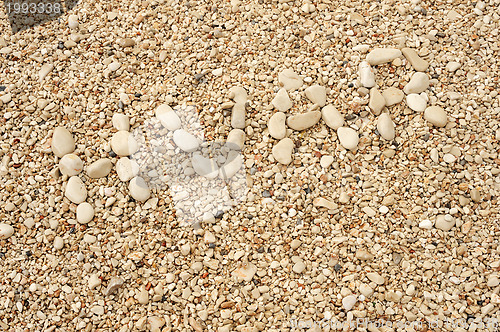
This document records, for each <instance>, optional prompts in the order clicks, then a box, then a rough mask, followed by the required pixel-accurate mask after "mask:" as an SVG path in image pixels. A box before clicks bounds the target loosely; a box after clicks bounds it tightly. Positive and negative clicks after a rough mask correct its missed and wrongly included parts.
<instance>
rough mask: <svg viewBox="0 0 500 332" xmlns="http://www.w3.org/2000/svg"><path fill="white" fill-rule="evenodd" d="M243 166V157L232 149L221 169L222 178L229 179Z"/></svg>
mask: <svg viewBox="0 0 500 332" xmlns="http://www.w3.org/2000/svg"><path fill="white" fill-rule="evenodd" d="M242 166H243V157H242V155H241V154H240V153H239V152H237V151H230V152H229V153H228V155H227V159H226V162H225V163H224V165H222V166H221V168H220V169H219V176H220V178H221V179H224V180H227V179H230V178H232V177H233V176H234V175H236V173H237V172H238V171H239V170H240V169H241V167H242Z"/></svg>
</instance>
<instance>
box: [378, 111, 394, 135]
mask: <svg viewBox="0 0 500 332" xmlns="http://www.w3.org/2000/svg"><path fill="white" fill-rule="evenodd" d="M377 130H378V132H379V133H380V136H382V137H383V138H385V139H386V140H388V141H392V140H393V139H394V137H396V130H395V128H394V122H392V120H391V116H390V115H389V113H382V114H380V116H379V117H378V120H377Z"/></svg>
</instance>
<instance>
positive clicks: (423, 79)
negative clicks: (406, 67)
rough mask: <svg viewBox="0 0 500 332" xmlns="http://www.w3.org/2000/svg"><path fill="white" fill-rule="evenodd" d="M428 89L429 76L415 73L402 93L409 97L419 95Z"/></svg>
mask: <svg viewBox="0 0 500 332" xmlns="http://www.w3.org/2000/svg"><path fill="white" fill-rule="evenodd" d="M428 87H429V76H427V74H426V73H421V72H417V73H415V74H413V75H412V77H411V79H410V82H408V84H406V85H405V87H404V89H403V91H404V92H405V93H406V94H407V95H409V94H411V93H420V92H424V91H425V90H427V88H428Z"/></svg>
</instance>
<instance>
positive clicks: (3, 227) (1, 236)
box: [0, 224, 14, 240]
mask: <svg viewBox="0 0 500 332" xmlns="http://www.w3.org/2000/svg"><path fill="white" fill-rule="evenodd" d="M12 234H14V227H12V226H11V225H8V224H0V240H5V239H8V238H9V237H11V236H12Z"/></svg>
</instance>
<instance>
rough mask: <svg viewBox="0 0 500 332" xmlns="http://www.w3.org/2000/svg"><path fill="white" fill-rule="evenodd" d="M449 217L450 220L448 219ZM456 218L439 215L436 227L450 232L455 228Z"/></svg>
mask: <svg viewBox="0 0 500 332" xmlns="http://www.w3.org/2000/svg"><path fill="white" fill-rule="evenodd" d="M447 217H448V218H447ZM455 222H456V221H455V218H454V217H452V216H450V215H442V214H441V215H439V216H437V217H436V223H435V224H434V227H436V228H438V229H441V230H443V231H449V230H450V229H452V228H453V226H455Z"/></svg>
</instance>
